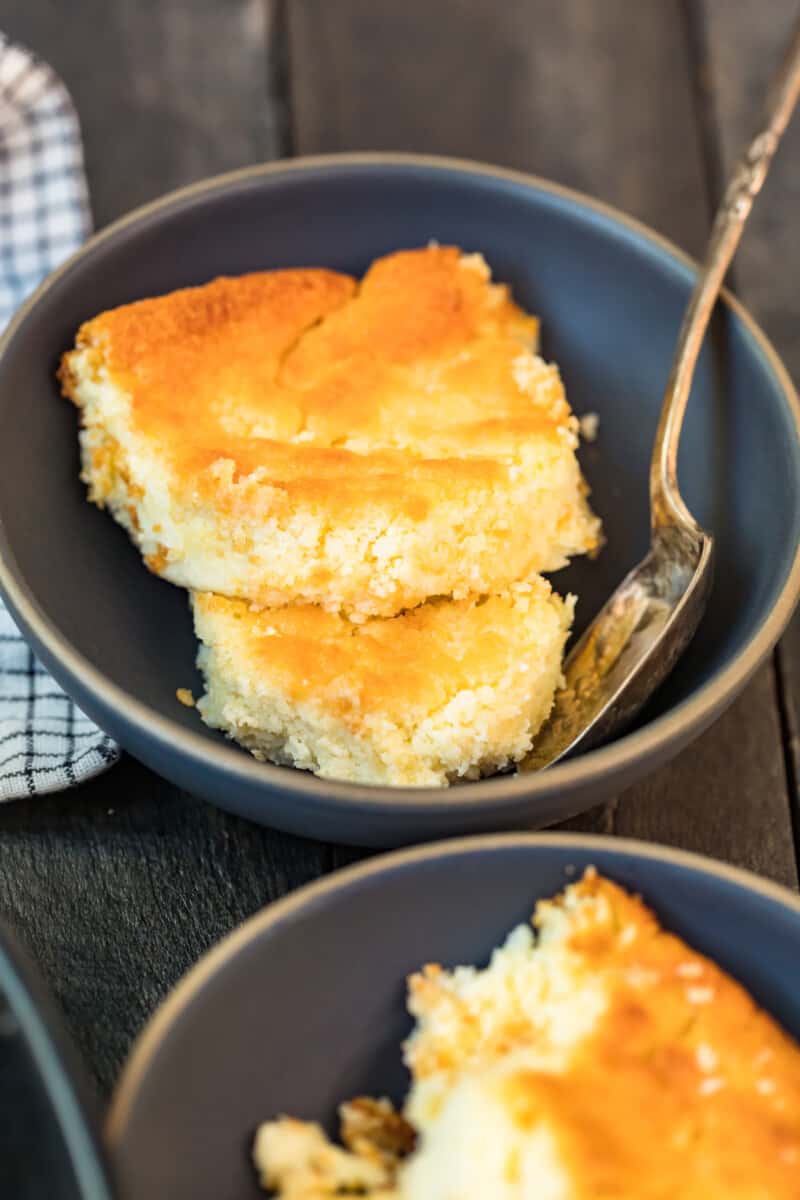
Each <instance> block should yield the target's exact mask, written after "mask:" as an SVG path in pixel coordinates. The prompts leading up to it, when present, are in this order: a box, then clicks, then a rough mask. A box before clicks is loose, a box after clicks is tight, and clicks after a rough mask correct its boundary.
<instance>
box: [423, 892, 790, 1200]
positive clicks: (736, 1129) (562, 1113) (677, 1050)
mask: <svg viewBox="0 0 800 1200" xmlns="http://www.w3.org/2000/svg"><path fill="white" fill-rule="evenodd" d="M570 891H571V893H572V898H573V899H586V900H589V901H591V903H590V904H588V905H587V906H586V907H585V908H584V909H581V910H579V911H578V912H577V913H576V914H573V916H572V918H571V919H572V920H573V922H574V927H573V928H572V930H571V932H570V934H569V937H568V941H567V947H568V949H569V950H570V951H571V952H573V953H574V954H575V955H576V956H578V959H579V961H580V964H581V965H580V970H581V973H583V971H585V972H587V973H595V974H596V975H597V977H598V978H599V979H600V980H602V985H603V987H604V990H605V993H606V997H607V1007H606V1010H605V1013H604V1015H603V1016H602V1017H601V1018H600V1019H599V1021H598V1022H597V1024H596V1026H595V1029H594V1031H593V1032H592V1033H591V1034H590V1035H589V1036H588V1037H586V1038H584V1039H582V1040H580V1041H579V1042H578V1043H577V1045H576V1047H575V1049H574V1050H573V1052H572V1055H571V1057H570V1060H569V1063H568V1066H567V1068H566V1069H565V1070H564V1071H563V1072H561V1073H559V1072H555V1071H544V1070H525V1069H520V1070H517V1071H515V1072H514V1073H513V1074H511V1075H510V1076H509V1077H508V1080H507V1083H506V1086H505V1093H504V1099H505V1102H506V1104H507V1106H508V1111H509V1113H510V1115H511V1118H512V1120H513V1121H514V1122H515V1123H516V1124H517V1125H518V1126H519V1127H521V1128H523V1129H533V1128H534V1126H535V1125H536V1124H537V1123H538V1122H540V1121H542V1120H544V1121H545V1123H546V1126H547V1128H548V1129H549V1130H550V1131H551V1132H552V1133H553V1134H554V1136H555V1138H556V1143H557V1146H558V1152H559V1153H558V1157H559V1161H560V1163H561V1164H562V1165H564V1166H566V1168H567V1169H568V1172H569V1176H570V1180H571V1181H572V1182H573V1189H574V1190H572V1191H570V1195H571V1196H574V1197H575V1198H576V1200H598V1198H605V1197H607V1198H609V1200H611V1198H614V1200H622V1198H624V1197H637V1198H639V1200H668V1198H669V1200H673V1198H678V1197H680V1198H681V1200H709V1198H710V1197H720V1198H721V1197H725V1198H726V1200H733V1198H734V1197H737V1198H738V1197H742V1198H744V1197H747V1198H748V1200H756V1198H758V1200H762V1198H763V1200H767V1198H770V1200H783V1198H786V1200H789V1198H790V1197H791V1198H793V1200H797V1197H798V1196H800V1048H798V1046H797V1045H796V1044H795V1043H794V1042H793V1041H792V1040H791V1039H790V1038H789V1037H788V1036H787V1035H786V1034H784V1033H783V1032H782V1031H781V1029H780V1028H779V1027H778V1026H777V1024H776V1023H775V1021H773V1020H772V1019H771V1018H770V1017H769V1016H767V1014H766V1013H764V1012H763V1011H761V1010H760V1009H759V1008H758V1007H757V1006H756V1004H755V1003H754V1001H753V1000H752V999H751V997H750V996H749V995H748V994H747V992H746V991H745V990H744V989H743V988H742V987H741V986H740V985H739V984H738V983H736V982H735V981H734V980H733V979H731V978H730V977H729V976H728V975H726V974H725V973H724V972H723V971H722V970H720V969H719V967H717V966H715V965H714V963H713V962H711V961H710V960H709V959H707V958H705V957H703V956H702V955H700V954H697V953H696V952H695V951H693V950H691V949H690V948H689V947H688V946H687V945H686V944H685V943H684V942H683V941H681V939H680V938H678V937H675V936H674V935H672V934H670V933H667V932H665V931H664V930H663V929H661V928H660V927H659V924H658V921H657V920H656V918H655V916H654V915H653V913H651V912H650V911H649V910H648V909H647V908H646V907H645V906H644V904H642V902H641V901H640V900H639V899H638V898H635V897H632V896H630V895H628V894H626V893H625V892H624V891H623V890H622V889H621V888H620V887H618V886H617V885H615V884H613V883H611V882H609V881H608V880H606V879H603V878H600V877H598V876H597V875H596V874H595V873H594V872H589V873H587V875H586V877H585V878H584V879H583V880H582V881H581V882H580V883H578V884H576V885H575V886H574V887H573V888H572V889H570ZM562 902H563V901H556V902H555V903H556V904H559V903H562ZM595 902H597V903H595ZM416 986H417V987H419V986H422V987H425V986H427V987H436V971H435V969H434V971H433V973H432V974H431V975H430V976H429V978H428V980H427V982H426V980H425V977H424V976H423V977H417V978H416ZM468 1033H469V1030H468V1029H467V1027H466V1025H465V1037H466V1038H467V1042H468V1041H469V1038H468V1037H467V1035H468ZM512 1040H513V1039H512ZM465 1044H466V1043H465ZM507 1049H513V1046H508V1047H507Z"/></svg>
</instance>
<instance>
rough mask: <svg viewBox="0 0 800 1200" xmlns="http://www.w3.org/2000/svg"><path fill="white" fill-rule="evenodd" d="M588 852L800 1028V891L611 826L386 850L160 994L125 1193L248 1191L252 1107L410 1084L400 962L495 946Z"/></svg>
mask: <svg viewBox="0 0 800 1200" xmlns="http://www.w3.org/2000/svg"><path fill="white" fill-rule="evenodd" d="M589 864H594V865H595V866H596V867H597V868H598V869H599V870H600V871H601V872H603V873H604V874H606V875H608V876H609V877H610V878H611V879H614V880H616V881H617V882H619V883H621V884H622V885H623V886H625V887H626V888H628V889H630V890H632V891H634V892H639V893H641V894H642V896H643V897H644V899H645V901H646V902H647V903H648V904H650V905H651V906H652V907H653V908H654V909H655V911H656V913H657V914H658V916H659V917H660V918H661V921H662V923H663V924H664V925H665V926H666V927H667V928H668V929H670V930H672V931H673V932H675V933H677V934H679V935H680V936H681V937H683V938H684V939H685V940H686V941H687V942H689V943H690V944H691V945H692V946H693V947H695V948H696V949H698V950H700V951H702V952H703V953H705V954H707V955H709V956H710V957H712V958H713V959H715V960H716V962H717V963H719V965H720V966H722V967H723V968H725V970H727V971H729V972H730V973H731V974H732V975H733V976H734V977H735V978H737V979H738V980H740V981H741V983H743V984H744V985H745V987H747V988H748V989H749V990H750V992H751V993H752V995H753V996H754V997H755V998H756V1000H757V1001H758V1002H759V1003H760V1004H761V1005H763V1006H764V1007H765V1008H766V1009H767V1010H768V1011H769V1012H771V1013H772V1014H773V1016H775V1017H776V1018H777V1019H778V1021H780V1022H781V1023H782V1024H783V1025H784V1027H785V1028H786V1029H787V1030H788V1031H789V1033H791V1034H793V1035H794V1036H795V1037H796V1038H800V953H799V952H798V951H799V950H800V898H798V897H797V896H795V895H793V894H792V893H790V892H787V891H785V890H784V889H782V888H778V887H775V886H774V885H772V884H769V883H765V882H764V881H762V880H759V879H757V878H756V877H755V876H752V875H748V874H745V873H744V872H742V871H736V870H733V869H732V868H730V867H725V866H720V865H719V864H716V863H713V862H711V861H709V860H707V859H702V858H698V857H696V856H694V855H689V854H682V853H679V852H677V851H674V850H668V849H663V848H656V847H649V846H645V845H643V844H641V843H636V842H625V841H622V840H617V839H611V838H590V837H578V836H574V835H573V836H569V835H543V836H542V835H539V836H536V835H524V834H523V835H517V836H510V837H494V838H491V837H486V838H473V839H466V840H463V841H456V842H445V843H443V844H441V845H439V846H434V847H427V848H423V849H415V850H410V851H404V852H401V853H397V854H392V855H386V856H382V857H380V858H376V859H374V860H373V861H371V862H368V863H366V864H364V865H361V866H358V867H355V868H352V869H350V870H347V871H342V872H339V873H338V874H336V875H334V876H332V877H331V878H329V879H326V880H324V881H323V882H321V883H316V884H312V885H311V886H310V887H305V888H302V889H301V890H300V891H298V892H296V893H295V894H294V895H293V896H290V897H289V898H288V899H286V900H283V901H281V902H280V903H278V904H274V905H272V906H270V907H269V908H267V909H265V910H264V911H263V912H262V913H260V914H258V915H257V916H256V917H253V918H252V920H250V921H248V922H247V923H246V924H245V925H243V926H242V927H241V928H240V929H239V930H238V931H237V932H235V933H233V934H232V935H231V936H230V937H228V938H226V939H225V941H223V942H222V943H221V944H220V945H219V946H218V947H217V948H216V949H214V950H212V951H211V953H210V954H208V955H207V956H206V957H205V958H204V959H203V960H202V961H201V962H200V963H199V964H198V966H197V967H195V968H194V970H193V971H192V972H191V973H190V974H189V975H188V976H187V977H186V979H185V980H184V981H183V982H182V983H181V984H179V985H178V987H177V989H176V990H175V992H173V994H172V995H171V996H170V997H169V999H168V1000H167V1001H166V1002H165V1004H164V1005H163V1006H162V1008H161V1009H160V1010H159V1011H158V1013H157V1014H156V1016H155V1018H154V1019H153V1021H152V1022H151V1024H150V1025H149V1026H148V1028H147V1029H146V1030H145V1032H144V1034H143V1036H142V1037H141V1038H140V1040H139V1042H138V1044H137V1045H136V1047H135V1048H134V1051H133V1053H132V1055H131V1058H130V1060H129V1063H128V1066H127V1068H126V1070H125V1071H124V1073H123V1077H122V1080H121V1082H120V1085H119V1088H118V1090H117V1094H116V1097H115V1100H114V1103H113V1105H112V1110H111V1117H110V1122H109V1125H108V1129H107V1133H108V1143H109V1151H110V1154H111V1160H112V1163H113V1164H114V1166H115V1168H116V1172H117V1178H118V1180H119V1183H120V1185H121V1195H122V1197H123V1200H159V1198H160V1197H165V1198H166V1197H169V1200H223V1198H224V1200H234V1198H235V1200H246V1198H247V1197H253V1200H255V1198H256V1197H257V1196H259V1195H263V1193H260V1192H259V1191H258V1189H257V1187H256V1184H255V1179H254V1175H253V1172H252V1170H251V1168H250V1164H249V1147H250V1143H251V1139H252V1135H253V1132H254V1130H255V1128H256V1126H257V1124H258V1123H259V1122H260V1121H261V1120H264V1119H265V1118H267V1117H270V1116H275V1115H277V1114H279V1113H290V1114H293V1115H295V1116H300V1117H305V1118H312V1119H316V1120H320V1121H322V1122H324V1123H326V1124H327V1125H328V1126H329V1127H331V1126H332V1125H333V1124H334V1122H333V1117H334V1114H335V1110H336V1105H337V1103H338V1102H339V1101H341V1100H344V1099H347V1098H348V1097H350V1096H353V1095H356V1094H358V1093H364V1092H366V1093H368V1094H371V1095H383V1094H388V1095H390V1096H392V1097H393V1098H394V1100H395V1101H399V1100H400V1099H401V1098H402V1097H403V1095H404V1094H405V1092H406V1090H407V1086H408V1081H407V1077H406V1075H405V1071H404V1069H403V1067H402V1064H401V1059H400V1043H401V1040H402V1039H403V1038H404V1037H405V1035H406V1034H407V1033H408V1032H409V1029H410V1021H409V1018H408V1016H407V1014H406V1011H405V983H404V981H405V977H406V975H407V974H408V972H409V971H412V970H416V969H417V968H418V967H419V966H420V965H421V964H422V963H424V962H441V963H443V964H445V965H448V966H455V965H456V964H458V963H477V964H483V963H485V962H486V960H487V957H488V955H489V952H490V950H491V949H492V947H493V946H495V945H497V943H498V942H499V941H501V940H502V939H503V937H504V936H505V934H506V933H508V931H509V930H510V929H511V928H512V927H513V926H514V925H516V924H517V923H519V922H520V921H525V920H527V919H528V918H529V917H530V914H531V911H532V909H533V906H534V904H535V902H536V900H537V899H539V898H540V897H546V896H551V895H553V894H555V893H556V892H557V891H559V890H560V889H561V888H562V887H564V885H565V884H566V883H567V882H568V881H569V880H570V879H571V878H574V875H575V873H579V872H581V871H583V869H584V868H585V867H586V866H588V865H589Z"/></svg>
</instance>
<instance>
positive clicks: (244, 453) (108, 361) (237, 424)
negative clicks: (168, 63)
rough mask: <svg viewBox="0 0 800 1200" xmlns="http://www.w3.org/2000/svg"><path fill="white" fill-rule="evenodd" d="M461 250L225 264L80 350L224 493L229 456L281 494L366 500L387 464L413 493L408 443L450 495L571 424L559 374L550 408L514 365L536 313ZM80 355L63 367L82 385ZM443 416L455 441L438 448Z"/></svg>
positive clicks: (237, 475) (173, 450)
mask: <svg viewBox="0 0 800 1200" xmlns="http://www.w3.org/2000/svg"><path fill="white" fill-rule="evenodd" d="M462 261H463V260H462V258H461V255H460V252H459V251H458V250H456V249H454V248H429V249H426V250H420V251H407V252H403V253H399V254H394V255H390V256H388V257H387V258H385V259H381V260H379V261H378V262H376V263H375V264H374V265H373V266H372V268H371V269H370V270H369V271H368V273H367V275H366V277H365V279H364V281H363V283H362V284H361V285H360V288H359V286H358V285H357V284H356V282H355V281H354V280H353V279H351V278H350V277H349V276H346V275H341V274H336V273H334V272H331V271H324V270H318V269H299V270H290V271H274V272H262V273H257V274H252V275H244V276H241V277H239V278H221V279H217V280H215V281H214V282H213V283H210V284H207V285H205V286H204V287H199V288H186V289H183V290H181V291H176V292H173V293H171V294H169V295H167V296H160V297H156V298H155V299H149V300H141V301H138V302H136V303H133V304H127V305H123V306H122V307H120V308H117V309H113V310H111V311H109V312H105V313H102V314H101V315H100V316H98V317H96V318H94V320H92V321H88V322H87V323H86V324H84V325H83V326H82V327H81V329H80V331H79V334H78V338H77V350H78V351H79V352H86V351H88V352H89V353H90V357H91V359H92V361H93V364H94V367H95V369H96V370H98V371H100V370H105V371H107V372H108V374H109V376H110V377H111V378H112V379H113V381H114V382H115V383H116V384H117V385H118V386H119V387H120V388H121V389H122V390H123V391H125V392H126V393H128V394H129V395H130V396H131V397H132V401H133V412H132V423H133V427H134V428H135V429H136V430H137V431H138V432H139V433H142V434H144V435H145V436H147V437H148V438H150V439H152V440H153V442H154V443H155V444H157V445H158V447H159V448H160V451H161V452H162V453H164V454H166V455H167V456H168V457H169V458H170V460H171V461H172V463H173V467H174V469H175V471H176V472H177V474H178V477H179V478H181V479H183V480H185V482H186V484H187V486H194V485H197V487H198V488H199V491H200V494H201V495H202V494H203V492H205V494H206V496H207V497H208V496H209V495H212V494H213V495H214V496H215V497H217V499H218V500H219V502H220V503H223V504H224V503H225V501H226V495H225V490H224V489H220V488H219V486H218V481H217V480H216V479H215V478H214V476H213V475H209V474H208V468H209V467H210V466H211V465H212V464H227V463H230V464H231V467H232V480H233V482H239V481H240V480H241V479H242V478H246V477H250V476H252V475H253V473H254V472H259V476H260V478H259V480H258V482H259V484H260V485H261V486H262V488H263V485H264V484H265V483H269V484H271V485H272V486H273V487H274V488H275V491H274V492H273V494H272V496H271V498H270V501H271V503H272V504H278V505H280V503H281V497H282V496H284V497H285V498H286V501H287V503H289V504H294V503H296V502H297V501H298V499H303V500H307V501H309V502H312V503H313V502H314V500H315V499H319V500H321V501H322V502H324V503H325V504H326V505H328V504H331V505H337V504H338V507H339V508H342V507H343V506H345V505H349V506H350V507H352V506H353V505H358V504H359V502H360V499H361V498H362V497H364V491H363V489H364V487H365V486H366V487H369V486H370V484H369V480H370V478H374V483H373V484H372V488H373V490H374V491H375V493H376V494H378V493H379V494H380V495H381V497H382V499H383V501H384V503H385V502H386V499H387V495H390V496H391V497H393V498H395V499H396V500H397V503H398V504H400V505H401V507H402V505H403V497H404V495H405V493H406V491H407V488H406V486H405V485H404V481H403V480H404V476H405V475H406V473H407V470H408V469H409V466H408V457H409V454H410V455H412V456H413V457H415V458H417V459H418V460H419V463H420V465H416V466H411V468H410V469H411V470H412V471H413V472H415V473H416V474H417V476H418V477H419V476H420V473H422V475H423V476H424V478H419V479H418V481H419V482H420V484H421V486H422V488H423V491H424V490H425V488H426V486H428V485H429V486H430V491H431V494H432V495H433V494H441V491H442V489H443V488H444V489H446V486H447V484H448V482H457V479H456V480H454V476H455V477H461V479H462V485H463V484H464V483H466V482H468V481H469V480H470V478H471V477H472V478H474V479H476V480H477V479H478V478H481V479H483V480H484V482H486V483H491V481H492V480H493V479H499V478H500V477H501V475H502V472H501V469H500V466H499V463H498V462H496V461H493V455H494V454H495V453H497V454H498V456H500V455H502V456H503V457H507V455H508V453H509V452H511V453H512V454H513V452H514V451H515V450H516V448H517V446H518V444H519V443H520V441H524V440H525V439H526V438H529V437H531V436H537V437H541V436H545V437H547V436H551V437H554V438H555V437H557V436H558V431H559V428H560V427H561V426H563V425H564V424H565V423H566V422H568V420H569V408H568V406H567V405H566V402H565V400H564V398H563V391H562V390H561V388H560V385H559V382H558V379H557V377H554V378H553V379H552V380H550V379H548V380H547V381H546V385H545V391H546V392H548V402H547V403H545V404H544V405H541V404H532V403H531V397H530V396H529V395H526V394H525V393H524V392H522V391H520V389H519V387H518V385H517V383H516V382H515V379H514V376H513V365H512V364H513V360H514V356H515V354H517V353H519V351H520V350H521V349H522V344H523V343H527V344H530V343H531V342H532V341H533V340H534V339H535V333H536V328H537V322H536V321H535V320H534V319H533V318H531V317H527V316H526V315H525V314H524V313H522V311H521V310H520V309H519V308H517V306H516V305H514V304H513V302H512V301H511V300H510V298H509V295H508V292H507V289H505V288H502V287H499V286H490V285H488V284H487V282H486V280H485V278H484V277H483V275H482V274H480V273H479V272H478V271H476V270H474V269H469V268H466V267H464V266H462V265H460V264H461V263H462ZM476 342H478V343H479V345H477V346H475V345H472V344H473V343H476ZM470 346H472V350H474V353H471V352H467V353H461V351H468V350H469V348H470ZM74 359H75V352H74V351H73V352H71V353H69V354H67V355H65V357H64V359H63V362H62V365H61V369H60V372H59V378H60V379H61V383H62V388H63V390H64V392H65V394H66V395H67V396H69V397H71V398H73V399H74V398H75V393H76V384H75V376H74V371H73V363H74ZM420 371H426V372H427V374H426V376H425V379H424V380H422V381H421V382H420V380H419V379H416V380H415V378H414V376H415V375H416V374H418V373H419V372H420ZM409 372H411V374H409ZM415 390H416V392H417V395H416V398H415V399H413V400H412V399H411V397H412V396H413V394H414V391H415ZM489 390H491V393H492V407H491V410H490V411H488V412H487V407H486V397H487V392H488V391H489ZM550 393H551V395H550ZM432 426H434V427H436V428H438V429H439V430H440V431H441V437H440V441H441V445H440V446H435V445H431V446H430V450H429V452H428V453H427V454H426V451H425V442H426V440H427V441H430V439H431V432H432ZM298 438H299V439H300V440H299V441H296V440H294V439H298ZM345 443H350V444H352V446H353V448H355V449H356V450H357V453H351V452H350V450H349V449H348V448H342V447H343V446H344V444H345ZM398 452H401V453H402V458H398V457H397V453H398ZM464 456H466V457H467V458H470V457H472V458H473V460H474V461H473V462H471V463H470V462H464ZM426 458H427V459H433V460H436V461H434V462H433V463H429V464H425V462H424V460H425V459H426ZM204 472H205V474H204ZM333 479H335V480H336V481H337V486H336V487H332V486H331V481H332V480H333ZM339 482H341V483H342V484H343V485H344V491H342V489H340V488H339V486H338V484H339ZM366 500H367V501H368V497H366ZM236 502H237V499H236V498H235V497H233V496H228V497H227V503H228V505H232V504H235V503H236Z"/></svg>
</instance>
